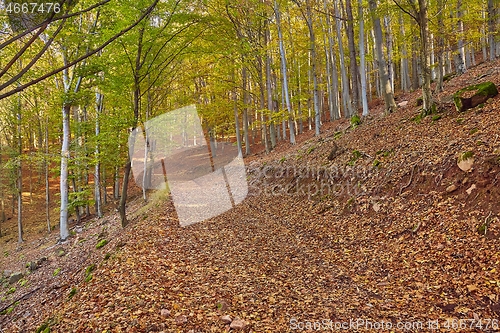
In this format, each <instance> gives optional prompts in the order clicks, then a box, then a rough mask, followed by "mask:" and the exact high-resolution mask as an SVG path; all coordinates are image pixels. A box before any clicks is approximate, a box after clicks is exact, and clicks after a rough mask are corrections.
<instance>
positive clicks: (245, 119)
mask: <svg viewBox="0 0 500 333" xmlns="http://www.w3.org/2000/svg"><path fill="white" fill-rule="evenodd" d="M244 61H245V60H244V59H243V62H244ZM241 76H242V79H243V137H244V139H245V155H247V156H248V155H250V154H251V151H250V139H249V133H248V77H247V68H246V65H243V69H242V70H241Z"/></svg>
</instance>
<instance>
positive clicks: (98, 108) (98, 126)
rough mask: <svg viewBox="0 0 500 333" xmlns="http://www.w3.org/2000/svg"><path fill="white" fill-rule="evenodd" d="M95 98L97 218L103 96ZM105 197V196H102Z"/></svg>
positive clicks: (99, 213)
mask: <svg viewBox="0 0 500 333" xmlns="http://www.w3.org/2000/svg"><path fill="white" fill-rule="evenodd" d="M95 96H96V106H95V108H96V119H95V136H96V137H97V144H96V146H95V152H94V154H95V159H96V163H95V170H94V197H95V211H96V215H97V217H98V218H101V217H102V216H103V215H102V201H101V198H102V196H101V157H100V154H101V152H100V144H99V136H100V134H101V124H100V117H101V113H102V108H103V97H104V96H103V95H102V94H101V93H100V92H98V91H97V92H96V93H95ZM104 195H106V194H104Z"/></svg>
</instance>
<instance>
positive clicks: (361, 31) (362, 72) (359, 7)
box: [358, 0, 368, 117]
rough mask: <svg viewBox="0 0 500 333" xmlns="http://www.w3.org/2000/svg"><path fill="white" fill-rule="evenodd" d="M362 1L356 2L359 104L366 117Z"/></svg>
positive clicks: (366, 101)
mask: <svg viewBox="0 0 500 333" xmlns="http://www.w3.org/2000/svg"><path fill="white" fill-rule="evenodd" d="M363 10H364V9H363V0H358V17H359V62H360V64H359V69H360V71H359V72H360V73H359V75H360V77H361V102H362V105H363V113H362V115H363V116H365V117H366V116H367V115H368V100H367V98H366V61H365V22H364V17H363Z"/></svg>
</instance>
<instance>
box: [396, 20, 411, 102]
mask: <svg viewBox="0 0 500 333" xmlns="http://www.w3.org/2000/svg"><path fill="white" fill-rule="evenodd" d="M399 25H400V27H401V36H402V37H403V40H406V32H405V27H404V22H403V15H402V14H400V16H399ZM410 85H411V83H410V66H409V64H408V49H407V48H406V43H402V45H401V90H403V91H405V92H406V91H409V90H410Z"/></svg>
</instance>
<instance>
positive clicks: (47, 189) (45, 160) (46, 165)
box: [43, 117, 52, 233]
mask: <svg viewBox="0 0 500 333" xmlns="http://www.w3.org/2000/svg"><path fill="white" fill-rule="evenodd" d="M48 156H49V118H48V117H47V119H46V121H45V156H44V158H43V164H44V169H45V218H46V220H47V231H48V232H49V233H50V232H51V231H52V227H51V226H50V183H49V161H48Z"/></svg>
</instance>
